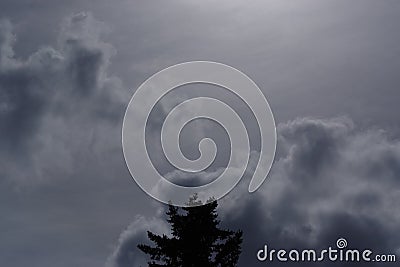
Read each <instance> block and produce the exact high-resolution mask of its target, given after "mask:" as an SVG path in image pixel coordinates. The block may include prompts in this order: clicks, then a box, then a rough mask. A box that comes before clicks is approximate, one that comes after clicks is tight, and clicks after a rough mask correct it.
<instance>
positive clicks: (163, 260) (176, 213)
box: [138, 197, 242, 267]
mask: <svg viewBox="0 0 400 267" xmlns="http://www.w3.org/2000/svg"><path fill="white" fill-rule="evenodd" d="M196 201H197V198H196V197H194V198H193V199H191V200H190V202H189V203H196ZM217 205H218V204H217V202H216V201H210V202H208V203H207V204H205V205H203V206H196V207H188V208H177V207H174V206H172V205H170V206H169V210H168V212H167V216H168V219H167V221H168V223H169V224H170V225H171V232H172V236H171V237H168V236H166V235H162V236H159V235H156V234H154V233H152V232H148V238H149V239H150V240H151V241H152V242H153V243H154V244H155V247H152V246H148V245H144V244H140V245H138V248H139V249H140V250H141V251H143V252H144V253H146V254H148V255H149V256H150V261H149V262H148V264H149V267H156V266H168V267H181V266H182V267H183V266H184V267H198V266H199V267H200V266H201V267H222V266H224V267H225V266H226V267H234V266H237V262H238V259H239V255H240V252H241V244H242V231H240V230H239V231H231V230H222V229H220V228H219V227H218V226H219V223H220V221H219V220H218V219H217V217H218V215H217V213H216V208H217Z"/></svg>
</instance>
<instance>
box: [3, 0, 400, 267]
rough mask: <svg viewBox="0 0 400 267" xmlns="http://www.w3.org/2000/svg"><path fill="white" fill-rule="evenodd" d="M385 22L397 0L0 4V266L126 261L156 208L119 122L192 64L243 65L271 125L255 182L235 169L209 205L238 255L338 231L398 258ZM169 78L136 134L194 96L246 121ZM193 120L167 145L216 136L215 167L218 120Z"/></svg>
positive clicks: (208, 90) (161, 227)
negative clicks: (136, 101) (261, 174)
mask: <svg viewBox="0 0 400 267" xmlns="http://www.w3.org/2000/svg"><path fill="white" fill-rule="evenodd" d="M399 23H400V2H399V1H397V0H382V1H374V0H354V1H344V0H343V1H342V0H329V1H317V0H307V1H306V0H299V1H279V0H270V1H261V0H260V1H258V0H257V1H251V2H250V3H245V1H236V0H235V1H218V3H217V2H216V1H209V0H205V1H183V0H182V1H125V0H124V1H123V0H121V1H113V2H111V1H105V0H99V1H93V0H91V1H89V0H83V1H74V0H73V1H60V0H56V1H54V0H52V1H50V0H43V1H32V0H16V1H15V0H14V1H11V0H2V1H1V2H0V212H1V219H0V265H1V266H7V267H19V266H40V267H47V266H49V267H50V266H51V267H64V266H68V267H69V266H85V267H92V266H107V267H125V266H138V264H141V263H143V260H144V259H143V255H141V254H140V252H139V251H137V249H136V245H137V243H139V242H142V241H143V240H144V238H145V232H146V230H148V229H152V230H154V231H158V232H165V231H167V230H166V227H167V226H166V225H165V223H164V221H163V219H164V216H163V212H164V209H165V207H164V206H163V205H161V204H159V203H158V202H156V201H154V200H152V199H151V198H150V197H149V196H147V195H146V194H145V193H144V192H143V191H141V190H140V188H139V187H138V186H137V185H136V184H135V183H134V182H133V180H132V178H131V176H130V174H129V172H128V170H127V168H126V165H125V162H124V158H123V154H122V147H121V127H122V119H123V115H124V111H125V109H126V107H127V104H128V102H129V100H130V98H131V96H132V94H133V93H134V91H135V89H136V88H137V87H138V86H139V85H140V84H141V83H142V82H143V81H144V80H146V79H147V78H148V77H149V76H150V75H152V74H154V73H155V72H157V71H160V70H162V69H163V68H165V67H168V66H170V65H173V64H177V63H181V62H186V61H191V60H211V61H217V62H222V63H225V64H228V65H231V66H233V67H235V68H237V69H239V70H241V71H243V72H244V73H246V74H247V75H249V76H250V77H251V78H252V79H253V80H254V81H255V82H256V83H257V84H258V86H259V87H260V88H261V90H262V91H263V93H264V94H265V95H266V96H267V98H268V100H269V103H270V105H271V108H272V110H273V112H274V116H275V119H276V122H277V125H278V127H277V131H278V147H277V155H276V158H275V163H274V165H273V168H272V171H271V174H270V175H269V177H268V180H267V182H266V183H264V184H263V185H262V187H261V188H260V190H258V191H257V192H256V193H254V194H248V193H247V186H248V182H249V180H248V179H246V177H245V179H243V181H242V182H241V183H240V185H239V186H238V187H237V188H236V189H235V190H234V191H233V192H231V193H230V194H229V195H228V196H227V197H225V198H223V199H222V200H221V201H220V206H219V213H220V216H221V219H222V222H223V224H224V225H225V226H228V227H230V228H233V229H242V230H243V231H244V245H243V253H242V255H241V259H240V266H262V265H264V264H263V263H258V262H257V260H256V256H255V254H256V252H257V250H258V249H260V248H261V247H263V245H264V244H265V243H268V244H269V245H270V246H273V247H276V248H280V247H285V248H293V247H296V248H309V247H316V248H324V247H328V246H331V245H333V244H335V242H336V240H337V239H338V238H339V237H345V238H346V239H347V241H348V242H349V245H350V246H351V247H358V248H372V249H373V250H374V251H375V252H377V253H397V255H398V257H399V258H400V231H399V230H400V210H399V207H400V141H399V138H400V123H399V119H398V117H399V116H398V114H399V108H398V103H399V101H400V75H399V71H400V45H399V43H400V31H399V30H398V25H399ZM179 90H180V91H177V92H175V95H172V96H170V98H169V99H167V100H164V101H165V102H163V103H161V104H160V106H159V107H158V109H156V111H155V114H154V116H153V117H154V118H153V119H154V127H153V128H151V129H153V131H152V132H151V136H150V138H152V139H151V140H157V134H158V131H157V129H158V128H159V127H158V126H157V125H159V123H160V121H157V119H158V120H160V117H162V116H163V114H164V113H165V112H167V111H168V110H169V109H171V107H172V106H173V105H175V104H176V102H177V101H179V100H181V99H182V98H185V97H192V96H199V95H202V94H203V93H204V94H207V95H214V96H217V97H219V98H225V100H226V101H227V102H228V103H230V104H231V105H232V106H233V107H235V108H236V109H238V110H239V111H242V112H243V113H244V115H243V116H244V117H245V118H248V119H247V120H248V125H246V126H249V128H250V129H252V128H253V127H254V122H252V117H251V116H250V115H248V114H247V113H248V110H247V109H246V107H243V103H240V101H237V99H236V100H235V99H234V97H232V95H226V94H224V93H222V92H220V91H219V89H218V88H216V87H212V86H211V87H210V86H208V87H206V86H204V87H202V86H199V85H198V86H187V87H186V88H181V89H179ZM246 112H247V113H246ZM246 114H247V115H246ZM247 120H246V121H247ZM192 126H193V129H191V130H190V129H189V130H187V133H186V134H185V135H184V136H183V137H182V138H183V140H184V141H185V142H183V143H185V144H184V145H183V151H184V152H185V153H186V154H187V155H189V156H193V155H194V156H196V151H195V150H196V149H195V148H196V146H197V142H198V140H200V139H201V138H202V137H204V136H202V135H215V137H216V139H217V140H220V141H221V142H222V145H220V150H219V154H218V155H217V162H216V164H220V165H224V163H226V161H227V157H228V154H229V152H228V151H227V149H226V147H227V144H226V138H224V133H223V132H221V129H218V127H214V126H215V125H214V126H213V125H206V122H202V123H199V124H198V125H192ZM158 130H159V129H158ZM252 134H254V132H253V131H252V130H250V135H252ZM189 137H190V138H189ZM193 137H194V138H193ZM154 144H156V143H154ZM254 144H257V140H255V141H254V140H253V145H254ZM193 151H194V152H193ZM191 153H194V154H191ZM152 154H153V156H152V158H154V160H155V161H156V162H158V161H159V162H158V163H157V164H159V166H160V167H161V169H162V170H161V172H169V171H170V169H169V167H168V166H164V165H163V162H162V161H163V160H164V158H163V157H162V156H160V155H159V154H160V150H159V148H157V147H156V146H154V147H153V151H152ZM214 171H215V169H210V170H209V172H205V173H201V174H199V177H203V178H204V177H206V178H207V177H209V175H212V174H213V172H214ZM170 174H171V173H170ZM172 174H174V173H172ZM176 176H179V174H176ZM178 178H179V177H178ZM296 265H300V264H296ZM370 265H371V266H374V264H370ZM335 266H340V263H336V264H335ZM385 266H395V265H391V264H385Z"/></svg>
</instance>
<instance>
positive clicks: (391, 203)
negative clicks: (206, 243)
mask: <svg viewBox="0 0 400 267" xmlns="http://www.w3.org/2000/svg"><path fill="white" fill-rule="evenodd" d="M278 138H279V139H278V143H279V145H278V147H279V150H278V153H277V157H276V160H275V163H274V166H273V168H272V171H271V174H270V175H269V178H268V180H267V182H266V183H265V184H264V185H263V186H262V187H261V188H260V190H259V191H257V192H256V193H253V194H248V193H247V190H246V189H247V184H246V183H247V182H248V180H247V181H246V180H245V181H242V182H241V184H240V186H239V187H238V188H236V189H234V191H233V192H231V193H230V194H228V195H227V196H226V197H225V198H223V199H221V200H220V206H219V213H220V216H221V218H222V223H223V225H224V226H227V227H230V228H233V229H243V231H244V245H243V253H242V256H241V259H240V265H241V266H255V265H257V264H259V265H260V264H262V263H260V262H257V259H256V252H257V251H258V250H259V249H261V248H262V247H263V246H264V244H268V245H269V246H270V248H271V249H272V248H276V249H279V248H285V249H293V248H296V249H309V248H316V249H324V248H327V247H329V246H335V242H336V240H337V239H338V238H346V239H347V241H348V243H349V247H352V248H359V249H360V250H361V249H366V248H369V249H372V250H373V251H374V252H375V253H382V254H384V253H388V254H390V253H392V254H393V253H397V256H398V257H399V256H400V255H398V252H399V248H400V241H399V240H400V236H399V233H398V231H397V230H398V226H399V224H400V210H399V207H400V203H399V201H400V192H399V190H398V188H399V183H400V180H399V177H398V174H399V166H400V142H399V141H398V140H395V139H391V138H390V137H389V136H388V135H387V134H386V133H385V132H384V131H381V130H361V129H359V128H357V126H356V125H354V123H353V122H352V121H351V120H350V119H349V118H334V119H311V118H299V119H296V120H294V121H290V122H287V123H284V124H280V125H279V127H278ZM204 175H206V174H204ZM208 175H209V174H208ZM160 214H161V215H160V216H159V223H160V225H163V224H162V222H163V219H164V218H163V216H162V213H160ZM249 218H251V220H249ZM152 220H154V218H153V219H152ZM140 242H143V239H142V238H137V236H136V235H126V234H125V232H124V233H123V234H122V235H121V237H120V240H119V245H118V247H117V248H116V251H115V252H114V254H118V255H120V254H123V253H125V254H126V253H132V255H135V257H133V258H135V259H140V258H143V255H141V252H140V251H138V249H137V248H136V245H137V244H138V243H140ZM127 244H131V247H130V249H127ZM121 248H123V249H121ZM120 258H122V257H120ZM124 259H125V261H122V262H121V261H115V262H114V264H115V266H128V265H129V264H130V263H132V260H133V259H131V260H128V258H127V257H124ZM335 264H336V265H335V266H341V265H340V264H337V263H335ZM275 265H279V264H277V263H274V264H273V266H275ZM286 265H287V263H286ZM296 265H301V264H299V263H295V264H294V266H296ZM326 265H329V263H327V262H325V263H324V266H326ZM386 265H387V266H395V264H394V265H393V264H392V265H390V264H389V263H386ZM371 266H373V264H371Z"/></svg>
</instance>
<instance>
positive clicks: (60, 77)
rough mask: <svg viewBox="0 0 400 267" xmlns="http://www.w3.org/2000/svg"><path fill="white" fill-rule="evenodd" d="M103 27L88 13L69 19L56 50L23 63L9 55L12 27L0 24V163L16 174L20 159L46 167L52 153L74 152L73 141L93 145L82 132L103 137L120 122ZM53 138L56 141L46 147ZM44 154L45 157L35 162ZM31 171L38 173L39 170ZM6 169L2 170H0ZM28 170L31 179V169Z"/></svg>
mask: <svg viewBox="0 0 400 267" xmlns="http://www.w3.org/2000/svg"><path fill="white" fill-rule="evenodd" d="M102 29H103V27H102V24H101V23H100V22H98V21H96V20H95V19H94V18H93V17H92V15H91V14H90V13H79V14H76V15H73V16H70V17H68V18H67V19H65V21H64V22H63V26H62V30H61V32H60V35H59V38H58V43H59V45H58V46H57V47H56V48H53V47H42V48H40V49H39V50H38V51H36V52H34V53H33V54H32V55H30V56H29V57H28V58H27V59H26V60H23V59H20V58H18V57H16V56H15V55H14V52H13V40H14V35H13V33H12V25H11V24H10V23H9V22H7V21H3V22H2V23H1V25H0V48H1V49H0V53H1V54H0V60H1V61H0V66H1V68H0V94H1V98H0V99H1V100H0V119H1V120H0V121H1V124H0V137H1V141H0V147H2V148H3V149H2V153H6V154H7V155H8V156H7V158H8V161H7V160H5V161H2V164H3V165H6V164H11V165H15V169H19V171H20V170H21V169H23V168H20V167H18V166H17V164H21V165H24V161H23V160H24V157H25V158H26V159H27V160H28V162H32V156H33V154H36V157H35V158H36V160H37V162H38V163H39V164H42V163H44V162H46V163H47V164H49V161H50V162H51V161H53V160H51V158H55V157H54V155H55V154H58V153H66V154H69V153H71V154H73V153H75V152H73V150H74V148H75V149H78V147H77V146H76V141H78V140H79V141H80V142H85V141H86V142H87V144H88V145H89V144H90V143H92V142H93V141H94V139H93V137H94V136H90V135H87V133H90V132H93V131H94V130H95V129H97V132H101V131H103V132H102V133H101V134H100V136H97V137H98V138H102V137H101V136H103V134H107V133H110V132H112V131H114V130H113V128H115V127H114V126H115V125H117V124H118V123H120V117H121V114H122V113H123V104H124V103H123V101H124V98H123V96H124V94H125V92H124V90H123V89H122V82H121V81H120V80H119V78H117V77H115V76H110V75H109V74H108V73H107V67H108V65H109V61H110V57H111V56H112V55H113V54H114V49H113V47H112V46H111V45H109V44H107V43H104V42H102V41H101V40H100V35H101V32H102ZM100 129H101V130H100ZM82 131H86V133H82ZM68 134H70V136H71V135H72V136H75V138H76V139H75V140H73V139H69V138H67V135H68ZM78 135H81V136H80V137H79V138H77V136H78ZM104 137H105V136H104ZM54 138H57V139H58V141H59V142H56V143H49V142H50V140H54ZM67 139H68V140H67ZM84 140H85V141H84ZM63 142H64V143H63ZM40 143H42V146H38V144H40ZM62 143H63V144H62ZM107 143H108V141H107ZM114 144H115V145H117V144H118V140H116V142H114ZM60 145H61V146H62V147H60ZM43 146H45V148H43ZM79 146H81V145H79ZM57 150H62V151H63V152H60V151H57ZM43 154H45V155H44V157H45V158H42V159H40V160H38V159H37V158H38V157H40V156H41V155H43ZM58 156H61V155H59V154H58ZM66 156H68V155H66ZM58 160H60V161H63V160H65V157H61V158H59V159H58ZM67 165H68V164H67ZM36 167H37V168H35V166H33V169H36V170H37V172H36V173H38V172H40V169H41V168H42V167H43V166H36ZM69 167H71V166H69ZM9 169H10V168H5V167H4V166H3V168H2V172H4V171H7V170H9ZM38 169H39V170H38ZM28 171H29V176H31V177H30V179H34V177H32V176H35V171H33V172H32V168H29V169H28ZM2 175H3V176H11V177H13V178H15V177H17V176H18V175H13V174H10V173H8V174H7V173H3V174H2ZM26 175H28V173H27V174H26Z"/></svg>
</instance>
